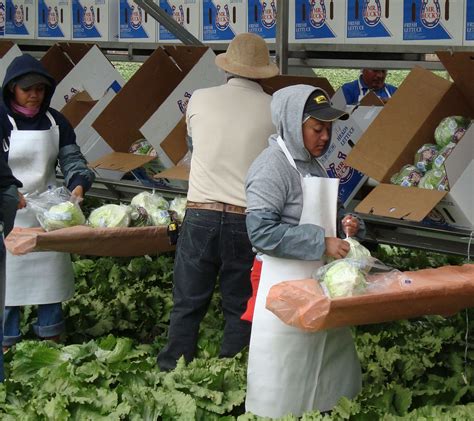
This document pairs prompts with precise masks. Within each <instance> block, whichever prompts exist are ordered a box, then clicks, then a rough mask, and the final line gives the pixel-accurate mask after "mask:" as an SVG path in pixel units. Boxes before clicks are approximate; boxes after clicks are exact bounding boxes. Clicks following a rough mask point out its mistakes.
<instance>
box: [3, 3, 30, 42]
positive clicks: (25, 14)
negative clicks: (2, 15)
mask: <svg viewBox="0 0 474 421" xmlns="http://www.w3.org/2000/svg"><path fill="white" fill-rule="evenodd" d="M6 13H7V14H6V21H5V37H7V38H24V39H33V38H34V37H35V33H36V5H35V2H34V1H33V0H8V1H7V2H6Z"/></svg>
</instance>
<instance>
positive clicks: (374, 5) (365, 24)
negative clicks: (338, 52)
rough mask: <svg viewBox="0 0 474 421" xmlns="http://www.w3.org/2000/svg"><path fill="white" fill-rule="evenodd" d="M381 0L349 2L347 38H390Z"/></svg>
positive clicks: (349, 0) (352, 0)
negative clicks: (383, 16)
mask: <svg viewBox="0 0 474 421" xmlns="http://www.w3.org/2000/svg"><path fill="white" fill-rule="evenodd" d="M391 36H392V34H391V33H390V31H389V30H388V29H387V28H386V26H385V24H384V22H383V20H382V5H381V3H380V0H348V1H347V38H389V37H391Z"/></svg>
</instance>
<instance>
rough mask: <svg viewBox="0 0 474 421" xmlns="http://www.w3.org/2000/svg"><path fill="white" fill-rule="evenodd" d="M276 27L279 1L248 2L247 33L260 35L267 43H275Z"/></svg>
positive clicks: (252, 0) (251, 0) (250, 0)
mask: <svg viewBox="0 0 474 421" xmlns="http://www.w3.org/2000/svg"><path fill="white" fill-rule="evenodd" d="M290 22H291V21H290ZM276 25H277V0H248V5H247V32H250V33H252V34H257V35H260V36H261V37H262V38H264V39H265V40H266V41H267V42H275V39H276Z"/></svg>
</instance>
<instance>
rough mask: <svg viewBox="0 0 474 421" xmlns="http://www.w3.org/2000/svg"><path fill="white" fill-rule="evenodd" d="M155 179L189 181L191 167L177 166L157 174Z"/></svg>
mask: <svg viewBox="0 0 474 421" xmlns="http://www.w3.org/2000/svg"><path fill="white" fill-rule="evenodd" d="M154 178H170V179H172V180H184V181H187V180H189V167H188V166H186V165H176V166H174V167H171V168H168V169H166V170H164V171H161V172H160V173H158V174H156V175H155V176H154Z"/></svg>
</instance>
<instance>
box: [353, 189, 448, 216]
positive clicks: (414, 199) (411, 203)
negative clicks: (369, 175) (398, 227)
mask: <svg viewBox="0 0 474 421" xmlns="http://www.w3.org/2000/svg"><path fill="white" fill-rule="evenodd" d="M446 194H447V192H441V191H437V190H427V189H419V188H417V187H401V186H395V185H392V184H380V185H378V186H377V187H375V188H374V189H373V190H372V191H371V192H370V193H369V194H368V195H367V197H366V198H365V199H364V200H362V202H360V203H359V205H358V206H357V207H356V208H355V210H356V212H360V213H366V214H373V215H378V216H386V217H389V218H396V219H404V220H408V221H421V220H422V219H423V218H424V217H425V216H426V215H428V213H429V212H430V211H431V209H433V208H434V207H435V206H436V204H437V203H438V202H439V201H440V200H441V199H442V198H443V197H444V196H446Z"/></svg>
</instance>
